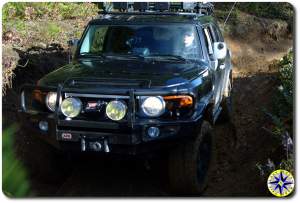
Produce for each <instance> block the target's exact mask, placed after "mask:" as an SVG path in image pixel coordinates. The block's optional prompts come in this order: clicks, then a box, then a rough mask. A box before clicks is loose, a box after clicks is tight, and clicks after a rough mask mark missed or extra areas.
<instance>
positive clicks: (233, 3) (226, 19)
mask: <svg viewBox="0 0 300 203" xmlns="http://www.w3.org/2000/svg"><path fill="white" fill-rule="evenodd" d="M235 4H236V2H234V3H233V5H232V7H231V9H230V11H229V13H228V15H227V17H226V19H225V22H224V27H225V25H226V23H227V20H228V19H229V17H230V14H231V12H232V11H233V8H234V6H235Z"/></svg>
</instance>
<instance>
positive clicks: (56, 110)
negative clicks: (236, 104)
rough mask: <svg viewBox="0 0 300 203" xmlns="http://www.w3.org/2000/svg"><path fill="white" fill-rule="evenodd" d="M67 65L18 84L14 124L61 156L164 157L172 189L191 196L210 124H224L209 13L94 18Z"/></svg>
mask: <svg viewBox="0 0 300 203" xmlns="http://www.w3.org/2000/svg"><path fill="white" fill-rule="evenodd" d="M70 44H71V45H72V49H73V50H74V52H73V57H72V61H71V62H70V63H69V64H67V65H65V66H63V67H61V68H59V69H57V70H55V71H53V72H51V73H49V74H48V75H46V76H44V77H43V78H41V79H40V80H39V81H38V83H37V85H35V86H33V85H24V86H23V88H22V90H21V107H20V110H19V113H20V116H21V118H22V124H23V125H24V126H25V127H27V128H28V129H31V130H34V132H35V133H34V134H36V135H38V136H39V137H41V138H43V139H45V140H47V141H48V142H49V143H51V144H52V145H54V146H56V147H57V148H60V149H63V150H69V149H70V150H78V151H81V152H89V151H90V152H91V151H92V152H95V153H101V154H118V155H126V154H127V155H128V154H129V155H137V154H146V155H148V154H152V153H154V152H157V151H160V150H162V149H167V150H168V152H169V159H168V164H169V169H168V170H169V176H170V182H171V186H172V188H173V189H174V190H176V191H177V192H188V193H199V192H201V191H202V190H203V188H204V187H205V185H206V180H207V176H208V172H209V171H210V169H211V167H210V165H211V162H212V161H211V160H212V156H213V152H214V139H215V137H214V133H213V131H212V125H213V124H215V122H217V121H221V120H223V121H224V120H228V119H230V115H231V114H230V112H231V111H230V110H231V99H230V98H231V94H230V93H231V87H232V74H231V72H232V65H231V60H230V51H229V50H228V48H227V46H226V44H225V43H224V39H223V36H222V34H221V31H220V29H219V27H218V24H217V23H216V22H215V20H214V18H213V17H212V16H211V15H207V14H203V13H180V12H166V11H157V12H156V11H151V12H148V11H144V12H141V11H133V12H110V13H102V14H101V15H100V16H99V18H97V19H94V20H91V21H90V22H89V23H88V25H87V27H86V29H85V30H84V32H83V35H82V37H81V39H80V40H72V41H70Z"/></svg>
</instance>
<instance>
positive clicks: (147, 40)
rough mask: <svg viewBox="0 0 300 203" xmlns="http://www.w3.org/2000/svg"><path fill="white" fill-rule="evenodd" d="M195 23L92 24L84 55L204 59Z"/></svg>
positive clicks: (82, 50) (83, 50)
mask: <svg viewBox="0 0 300 203" xmlns="http://www.w3.org/2000/svg"><path fill="white" fill-rule="evenodd" d="M201 53H202V52H201V50H200V46H199V39H198V35H197V32H196V28H195V26H193V25H121V26H119V25H117V26H115V25H91V26H90V27H89V29H88V31H87V33H86V34H85V36H84V39H83V42H82V45H81V47H80V55H81V56H88V55H134V56H142V57H151V56H152V57H155V56H157V57H159V56H160V57H167V56H176V57H181V58H183V59H194V60H195V59H199V58H201Z"/></svg>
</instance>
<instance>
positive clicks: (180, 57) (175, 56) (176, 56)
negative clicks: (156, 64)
mask: <svg viewBox="0 0 300 203" xmlns="http://www.w3.org/2000/svg"><path fill="white" fill-rule="evenodd" d="M145 57H161V58H175V59H178V60H180V61H186V59H185V58H184V57H182V56H179V55H173V54H150V55H147V56H145Z"/></svg>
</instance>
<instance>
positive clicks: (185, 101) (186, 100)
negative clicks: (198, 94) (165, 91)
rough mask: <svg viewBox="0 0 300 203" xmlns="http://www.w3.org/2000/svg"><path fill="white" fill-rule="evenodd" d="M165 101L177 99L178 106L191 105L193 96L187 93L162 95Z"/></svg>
mask: <svg viewBox="0 0 300 203" xmlns="http://www.w3.org/2000/svg"><path fill="white" fill-rule="evenodd" d="M163 98H164V100H165V101H177V102H178V103H179V107H191V106H193V97H191V96H188V95H172V96H164V97H163Z"/></svg>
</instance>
